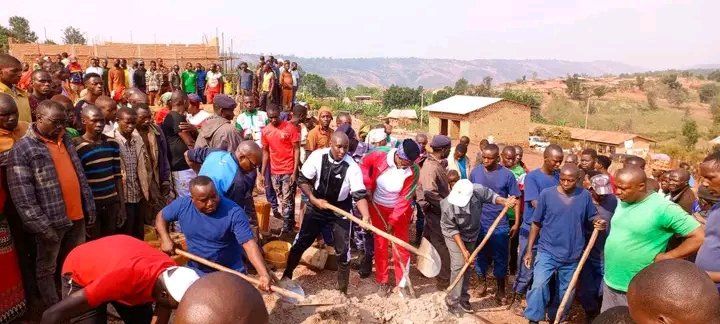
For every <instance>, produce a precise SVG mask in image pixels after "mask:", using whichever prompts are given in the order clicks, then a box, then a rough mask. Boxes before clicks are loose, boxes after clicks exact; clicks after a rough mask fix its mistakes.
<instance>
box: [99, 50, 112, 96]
mask: <svg viewBox="0 0 720 324" xmlns="http://www.w3.org/2000/svg"><path fill="white" fill-rule="evenodd" d="M100 66H101V67H102V71H103V73H102V74H101V75H102V80H103V85H104V88H103V94H104V95H106V96H109V95H110V90H108V89H109V85H110V82H109V81H110V79H109V76H110V69H108V60H107V59H102V61H101V62H100Z"/></svg>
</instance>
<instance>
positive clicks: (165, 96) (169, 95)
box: [160, 92, 172, 106]
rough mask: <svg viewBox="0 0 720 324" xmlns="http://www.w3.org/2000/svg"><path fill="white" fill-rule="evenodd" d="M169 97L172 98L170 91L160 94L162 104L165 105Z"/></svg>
mask: <svg viewBox="0 0 720 324" xmlns="http://www.w3.org/2000/svg"><path fill="white" fill-rule="evenodd" d="M170 98H172V92H165V93H163V94H162V96H160V102H162V105H163V106H167V105H168V102H170Z"/></svg>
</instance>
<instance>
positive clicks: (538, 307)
mask: <svg viewBox="0 0 720 324" xmlns="http://www.w3.org/2000/svg"><path fill="white" fill-rule="evenodd" d="M577 266H578V261H573V262H560V261H557V260H555V259H553V257H552V256H550V254H547V253H542V252H538V253H537V257H536V259H535V265H534V267H535V270H534V272H533V283H532V288H530V291H528V294H527V307H526V308H525V318H526V319H528V320H529V321H543V320H545V311H546V310H547V313H548V317H549V318H550V319H554V318H555V314H556V313H557V307H559V306H560V305H555V304H554V303H550V299H551V296H550V279H551V278H552V277H553V276H554V275H557V277H556V279H557V284H558V287H557V289H556V290H555V291H556V296H555V297H558V296H560V297H558V298H556V300H558V301H559V300H560V299H562V297H561V296H563V295H564V294H565V291H566V290H567V289H568V286H569V285H570V280H571V279H572V275H573V272H575V269H577ZM569 300H570V301H572V300H573V296H572V294H571V295H570V299H569ZM548 305H550V307H548ZM570 306H572V303H568V304H567V305H565V310H564V311H563V314H564V315H563V317H567V314H568V311H569V310H570ZM561 320H562V319H561Z"/></svg>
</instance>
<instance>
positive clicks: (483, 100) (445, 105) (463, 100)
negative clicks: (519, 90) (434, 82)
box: [423, 95, 503, 115]
mask: <svg viewBox="0 0 720 324" xmlns="http://www.w3.org/2000/svg"><path fill="white" fill-rule="evenodd" d="M500 100H503V98H489V97H476V96H460V95H457V96H452V97H450V98H447V99H445V100H442V101H439V102H436V103H434V104H432V105H430V106H427V107H425V108H423V110H424V111H435V112H444V113H449V114H458V115H467V114H469V113H471V112H473V111H475V110H478V109H481V108H485V107H487V106H489V105H492V104H494V103H496V102H498V101H500Z"/></svg>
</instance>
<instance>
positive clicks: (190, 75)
mask: <svg viewBox="0 0 720 324" xmlns="http://www.w3.org/2000/svg"><path fill="white" fill-rule="evenodd" d="M180 78H181V79H182V87H183V91H185V93H186V94H191V93H197V74H196V73H195V70H194V69H193V66H192V63H190V62H187V64H185V71H183V73H182V75H180Z"/></svg>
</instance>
